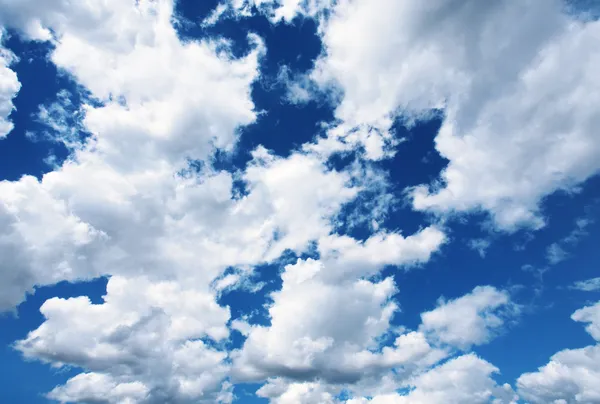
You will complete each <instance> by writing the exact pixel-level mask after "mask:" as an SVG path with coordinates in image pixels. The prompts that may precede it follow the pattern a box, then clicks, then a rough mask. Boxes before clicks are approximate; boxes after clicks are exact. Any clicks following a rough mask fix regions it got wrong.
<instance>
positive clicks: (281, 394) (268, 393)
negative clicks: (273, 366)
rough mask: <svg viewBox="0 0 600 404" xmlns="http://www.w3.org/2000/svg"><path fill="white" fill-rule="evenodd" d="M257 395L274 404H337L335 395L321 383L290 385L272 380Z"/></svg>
mask: <svg viewBox="0 0 600 404" xmlns="http://www.w3.org/2000/svg"><path fill="white" fill-rule="evenodd" d="M256 395H257V396H259V397H264V398H268V399H269V402H270V403H273V404H316V403H319V404H336V402H337V400H335V399H334V396H333V394H331V393H330V392H329V391H327V386H324V385H322V384H319V383H309V382H306V383H290V384H287V383H285V382H283V381H282V380H278V379H275V380H270V381H269V383H267V384H265V385H264V386H262V387H261V388H260V389H259V390H258V391H257V392H256Z"/></svg>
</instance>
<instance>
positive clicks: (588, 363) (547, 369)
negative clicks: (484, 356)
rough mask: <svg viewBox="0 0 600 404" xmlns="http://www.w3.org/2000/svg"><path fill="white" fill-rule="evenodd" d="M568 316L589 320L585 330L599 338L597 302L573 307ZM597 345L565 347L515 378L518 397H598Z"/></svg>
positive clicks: (562, 400) (533, 399)
mask: <svg viewBox="0 0 600 404" xmlns="http://www.w3.org/2000/svg"><path fill="white" fill-rule="evenodd" d="M571 318H572V319H573V320H575V321H580V322H584V323H589V325H588V326H587V327H586V330H587V331H588V332H589V333H590V335H591V336H592V337H593V338H594V339H595V340H596V341H599V342H600V302H598V303H596V304H595V305H593V306H589V307H584V308H583V309H580V310H577V311H576V312H575V313H573V315H572V316H571ZM599 378H600V345H599V344H596V345H591V346H588V347H585V348H581V349H565V350H564V351H561V352H558V353H556V354H555V355H553V356H552V358H550V362H549V363H548V364H547V365H545V366H543V367H541V368H539V369H538V371H537V372H534V373H525V374H523V375H521V377H519V379H518V380H517V386H518V391H519V394H520V395H521V397H523V398H524V399H526V400H528V401H529V402H531V403H536V404H537V403H540V404H541V403H556V404H558V403H595V402H598V401H599V400H600V386H599V385H598V379H599Z"/></svg>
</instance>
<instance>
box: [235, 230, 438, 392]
mask: <svg viewBox="0 0 600 404" xmlns="http://www.w3.org/2000/svg"><path fill="white" fill-rule="evenodd" d="M444 240H445V237H444V234H443V233H442V232H441V231H440V230H438V229H436V228H433V227H431V228H426V229H424V230H422V231H420V232H419V233H416V234H414V235H412V236H409V237H407V238H404V237H402V236H401V235H399V234H384V233H379V234H375V235H373V236H372V237H370V238H369V239H368V240H366V241H365V242H364V243H359V242H357V241H356V240H354V239H352V238H350V237H346V236H338V235H327V236H323V237H322V238H320V239H319V240H318V244H317V249H318V251H319V253H320V260H313V259H307V260H298V262H297V263H296V264H294V265H287V266H286V267H285V270H284V273H283V274H282V279H283V286H282V289H281V290H280V291H277V292H274V293H273V294H272V295H271V297H272V299H273V304H272V305H271V306H270V307H269V315H270V318H271V325H270V326H268V327H266V326H253V327H252V329H251V330H250V332H249V334H248V339H247V340H246V343H245V344H244V346H243V348H242V349H241V350H239V351H237V352H234V354H233V358H234V374H235V375H236V377H237V378H239V379H243V380H260V379H263V378H265V377H277V376H286V377H289V378H292V379H296V380H303V381H306V380H312V379H315V378H319V379H322V380H325V381H327V382H328V383H346V382H351V383H356V382H358V381H360V379H363V378H365V379H368V378H376V376H377V375H378V374H380V373H382V372H383V371H387V368H390V367H397V368H399V369H400V370H399V373H402V371H401V368H403V367H405V366H407V367H409V368H410V367H414V366H415V365H417V366H418V364H419V361H423V362H424V363H428V359H427V358H429V359H430V360H431V358H434V357H435V359H433V361H434V362H435V361H437V360H439V359H440V355H438V352H437V351H435V350H434V349H433V348H432V347H430V346H429V344H427V343H426V342H425V341H424V339H422V344H421V345H419V344H408V341H410V339H409V338H410V337H409V336H404V337H400V338H398V339H397V340H396V344H395V345H394V348H391V349H384V351H383V352H382V354H377V355H373V354H371V353H370V352H369V351H368V350H369V349H370V348H374V347H376V346H377V342H376V340H377V338H378V337H380V336H382V335H383V334H385V333H387V332H388V329H389V327H390V319H391V316H392V315H393V314H394V312H395V311H396V309H397V306H396V305H395V304H394V303H393V302H392V301H391V300H390V299H391V297H392V296H393V294H394V293H395V292H396V287H395V285H394V282H393V281H392V279H391V278H386V279H384V280H382V281H379V282H372V281H368V280H365V279H361V278H363V277H368V276H372V275H375V274H377V273H378V272H379V270H380V269H381V268H382V267H383V266H385V265H400V266H406V265H414V264H416V263H419V262H424V261H427V260H428V259H429V257H430V255H431V254H432V252H434V251H436V250H437V249H438V248H439V247H440V245H441V244H442V243H443V242H444Z"/></svg>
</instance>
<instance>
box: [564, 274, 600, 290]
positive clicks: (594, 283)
mask: <svg viewBox="0 0 600 404" xmlns="http://www.w3.org/2000/svg"><path fill="white" fill-rule="evenodd" d="M569 288H570V289H576V290H581V291H584V292H593V291H596V290H600V277H599V278H591V279H587V280H585V281H578V282H575V283H574V284H573V285H571V286H570V287H569Z"/></svg>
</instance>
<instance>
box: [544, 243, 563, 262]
mask: <svg viewBox="0 0 600 404" xmlns="http://www.w3.org/2000/svg"><path fill="white" fill-rule="evenodd" d="M567 257H568V253H567V252H566V251H565V250H564V249H563V248H562V247H561V246H560V245H559V244H557V243H552V244H550V245H549V246H548V248H547V249H546V259H547V260H548V263H550V265H556V264H558V263H559V262H561V261H564V260H566V259H567Z"/></svg>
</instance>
